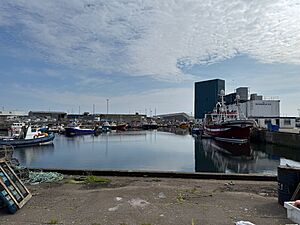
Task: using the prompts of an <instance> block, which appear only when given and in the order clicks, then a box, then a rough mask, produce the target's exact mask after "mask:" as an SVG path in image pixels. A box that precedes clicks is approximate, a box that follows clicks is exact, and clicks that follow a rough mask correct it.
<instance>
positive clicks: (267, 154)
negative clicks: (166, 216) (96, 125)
mask: <svg viewBox="0 0 300 225" xmlns="http://www.w3.org/2000/svg"><path fill="white" fill-rule="evenodd" d="M172 132H173V133H172ZM172 132H165V131H158V130H140V131H125V132H111V133H102V134H100V135H98V136H94V135H84V136H75V137H66V136H64V135H59V134H56V137H55V139H54V142H53V144H51V145H44V146H35V147H26V148H16V149H15V151H14V157H16V158H17V159H18V160H19V161H20V163H21V165H22V166H26V167H30V168H59V169H91V170H137V171H177V172H218V173H258V174H270V175H275V174H276V173H277V166H278V165H280V164H281V163H282V162H285V161H286V160H293V162H294V161H296V162H297V161H300V152H297V150H295V149H290V148H286V147H280V146H275V145H268V144H267V145H266V144H252V143H251V144H247V145H231V144H224V143H220V142H216V141H214V140H211V139H200V138H197V137H193V136H191V135H190V134H188V133H187V132H186V131H185V130H172Z"/></svg>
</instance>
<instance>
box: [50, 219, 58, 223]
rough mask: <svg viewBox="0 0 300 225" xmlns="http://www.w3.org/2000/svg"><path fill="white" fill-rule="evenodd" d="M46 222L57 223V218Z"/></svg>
mask: <svg viewBox="0 0 300 225" xmlns="http://www.w3.org/2000/svg"><path fill="white" fill-rule="evenodd" d="M48 224H58V221H57V219H52V220H50V221H49V223H48Z"/></svg>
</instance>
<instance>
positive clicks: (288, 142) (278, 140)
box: [251, 130, 300, 148]
mask: <svg viewBox="0 0 300 225" xmlns="http://www.w3.org/2000/svg"><path fill="white" fill-rule="evenodd" d="M251 140H253V141H255V142H262V143H269V144H275V145H281V146H286V147H291V148H300V134H297V133H287V132H270V131H267V130H254V131H253V132H252V135H251Z"/></svg>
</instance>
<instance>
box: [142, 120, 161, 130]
mask: <svg viewBox="0 0 300 225" xmlns="http://www.w3.org/2000/svg"><path fill="white" fill-rule="evenodd" d="M142 128H143V129H144V130H154V129H157V128H158V125H157V123H156V122H155V121H154V120H151V121H150V122H145V123H143V125H142Z"/></svg>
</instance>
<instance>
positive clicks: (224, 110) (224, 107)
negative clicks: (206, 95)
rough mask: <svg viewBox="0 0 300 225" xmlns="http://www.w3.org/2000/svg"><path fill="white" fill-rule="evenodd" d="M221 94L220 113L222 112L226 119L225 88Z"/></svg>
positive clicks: (222, 116) (223, 118) (223, 117)
mask: <svg viewBox="0 0 300 225" xmlns="http://www.w3.org/2000/svg"><path fill="white" fill-rule="evenodd" d="M220 96H221V107H220V113H221V119H222V120H223V121H224V120H225V118H226V106H225V101H224V96H225V91H224V90H221V91H220Z"/></svg>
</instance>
